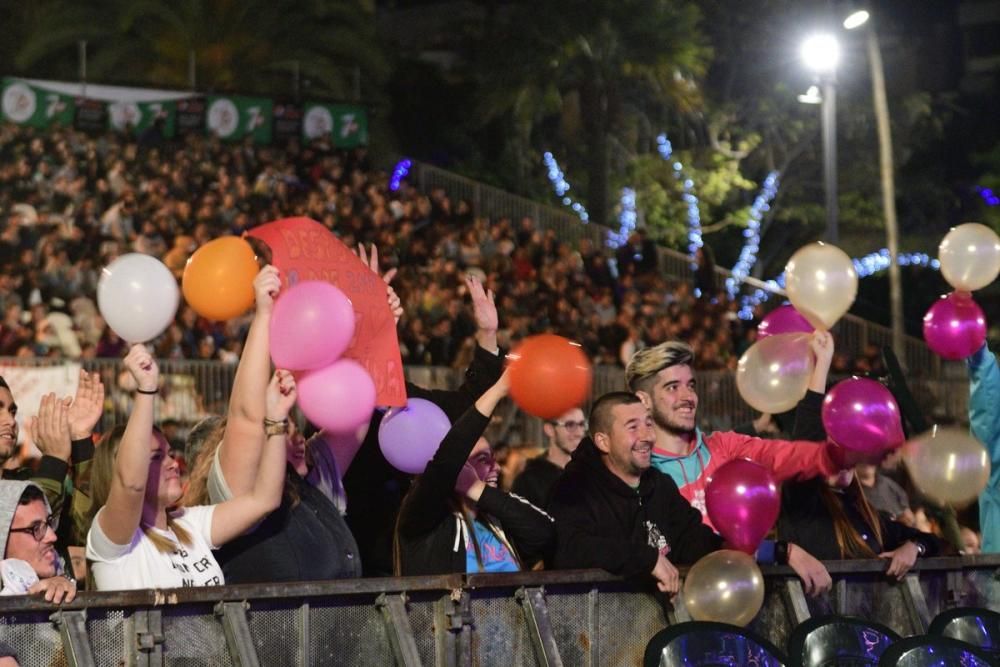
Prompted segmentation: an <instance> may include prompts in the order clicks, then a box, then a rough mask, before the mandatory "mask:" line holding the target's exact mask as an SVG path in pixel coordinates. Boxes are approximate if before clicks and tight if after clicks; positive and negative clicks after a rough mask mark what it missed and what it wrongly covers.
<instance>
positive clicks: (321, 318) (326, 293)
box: [271, 280, 354, 371]
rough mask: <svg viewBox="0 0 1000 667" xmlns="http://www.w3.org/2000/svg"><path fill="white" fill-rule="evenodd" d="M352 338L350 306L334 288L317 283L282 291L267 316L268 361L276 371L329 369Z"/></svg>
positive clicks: (352, 320) (327, 284)
mask: <svg viewBox="0 0 1000 667" xmlns="http://www.w3.org/2000/svg"><path fill="white" fill-rule="evenodd" d="M353 337H354V306H352V305H351V300H350V299H348V298H347V296H345V295H344V293H343V292H341V291H340V290H339V289H338V288H337V287H335V286H334V285H331V284H330V283H325V282H321V281H318V280H307V281H305V282H301V283H297V284H295V285H293V286H292V287H290V288H289V289H288V290H287V291H285V292H283V293H282V294H281V296H280V297H278V300H277V301H276V302H275V303H274V312H273V313H272V314H271V359H272V360H273V361H274V365H275V366H277V367H278V368H287V369H289V370H293V371H307V370H313V369H316V368H323V367H324V366H329V365H330V364H332V363H333V362H334V361H336V360H337V359H339V358H340V355H342V354H343V353H344V350H346V349H347V346H348V345H349V344H350V342H351V338H353Z"/></svg>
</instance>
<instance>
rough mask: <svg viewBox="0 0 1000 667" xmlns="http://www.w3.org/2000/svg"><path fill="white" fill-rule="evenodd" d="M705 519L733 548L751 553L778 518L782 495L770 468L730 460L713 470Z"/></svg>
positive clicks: (743, 460) (706, 492)
mask: <svg viewBox="0 0 1000 667" xmlns="http://www.w3.org/2000/svg"><path fill="white" fill-rule="evenodd" d="M705 506H706V508H707V509H708V518H709V519H711V520H712V525H714V526H715V529H716V530H717V531H719V534H720V535H722V536H723V537H724V538H726V541H727V542H728V543H729V544H730V545H732V547H733V548H734V549H739V550H740V551H743V552H745V553H748V554H753V553H754V552H756V551H757V547H759V546H760V542H761V540H763V539H764V536H765V535H767V531H769V530H771V527H772V526H774V522H775V521H777V520H778V512H779V511H780V510H781V496H780V495H779V494H778V485H777V483H776V482H775V481H774V476H773V475H771V471H770V470H768V469H767V468H765V467H764V466H762V465H760V464H759V463H754V462H753V461H750V460H749V459H733V460H732V461H729V462H728V463H724V464H722V465H721V466H719V468H718V469H717V470H716V471H715V472H713V473H712V476H711V478H710V479H709V480H708V487H707V488H706V490H705Z"/></svg>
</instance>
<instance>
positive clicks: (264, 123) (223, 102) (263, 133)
mask: <svg viewBox="0 0 1000 667" xmlns="http://www.w3.org/2000/svg"><path fill="white" fill-rule="evenodd" d="M205 99H206V101H207V102H208V110H207V111H206V115H205V121H206V123H205V124H206V126H207V129H208V131H209V132H211V133H212V134H214V135H216V136H218V137H219V138H220V139H226V140H230V141H236V140H239V139H243V138H244V137H253V140H254V143H256V144H269V143H271V122H272V118H271V117H272V115H273V113H272V109H273V103H272V102H271V100H269V99H267V98H264V97H235V96H233V97H219V96H215V95H209V96H208V97H206V98H205Z"/></svg>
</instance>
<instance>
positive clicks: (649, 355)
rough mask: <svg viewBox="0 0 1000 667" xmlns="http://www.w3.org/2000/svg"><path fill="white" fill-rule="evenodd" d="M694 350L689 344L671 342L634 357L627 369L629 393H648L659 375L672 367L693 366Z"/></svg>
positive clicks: (650, 348) (626, 376)
mask: <svg viewBox="0 0 1000 667" xmlns="http://www.w3.org/2000/svg"><path fill="white" fill-rule="evenodd" d="M693 363H694V350H693V349H691V346H690V345H688V344H687V343H684V342H681V341H679V340H671V341H667V342H666V343H660V344H659V345H656V346H654V347H648V348H646V349H645V350H639V351H638V352H636V353H635V354H633V355H632V358H631V359H630V360H629V362H628V366H626V367H625V386H626V387H628V389H629V391H633V392H635V391H647V390H648V386H649V383H648V382H647V381H648V380H650V379H652V378H653V377H654V376H655V375H656V374H657V373H659V372H660V371H662V370H663V369H664V368H670V367H671V366H691V365H692V364H693Z"/></svg>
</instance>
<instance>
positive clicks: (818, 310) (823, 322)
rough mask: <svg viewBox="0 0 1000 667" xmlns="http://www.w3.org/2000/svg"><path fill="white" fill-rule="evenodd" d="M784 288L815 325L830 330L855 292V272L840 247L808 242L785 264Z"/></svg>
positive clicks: (799, 309)
mask: <svg viewBox="0 0 1000 667" xmlns="http://www.w3.org/2000/svg"><path fill="white" fill-rule="evenodd" d="M785 290H786V291H787V292H788V300H789V301H791V302H792V305H793V306H795V310H797V311H799V312H800V313H802V316H803V317H805V318H806V319H807V320H809V323H810V324H811V325H813V326H814V327H816V328H817V329H823V330H827V331H828V330H829V329H830V328H831V327H833V325H834V324H836V323H837V320H839V319H840V318H841V317H843V316H844V313H846V312H847V311H848V310H850V309H851V304H853V303H854V297H856V296H857V294H858V272H857V271H855V269H854V262H852V261H851V258H850V257H848V256H847V253H845V252H844V251H843V250H841V249H840V248H838V247H837V246H834V245H830V244H828V243H810V244H809V245H806V246H802V247H801V248H799V249H798V250H796V251H795V254H794V255H792V258H791V259H790V260H788V264H786V265H785Z"/></svg>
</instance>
